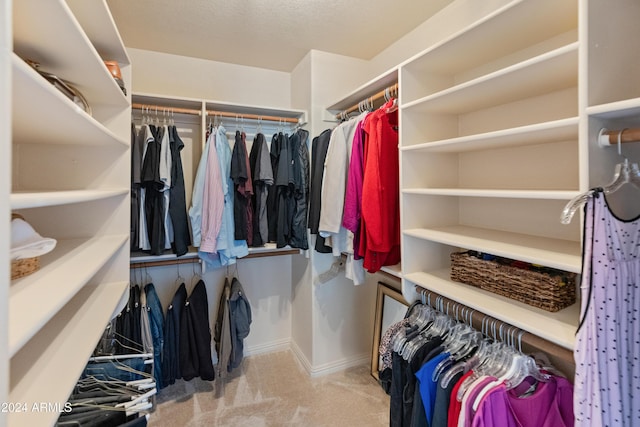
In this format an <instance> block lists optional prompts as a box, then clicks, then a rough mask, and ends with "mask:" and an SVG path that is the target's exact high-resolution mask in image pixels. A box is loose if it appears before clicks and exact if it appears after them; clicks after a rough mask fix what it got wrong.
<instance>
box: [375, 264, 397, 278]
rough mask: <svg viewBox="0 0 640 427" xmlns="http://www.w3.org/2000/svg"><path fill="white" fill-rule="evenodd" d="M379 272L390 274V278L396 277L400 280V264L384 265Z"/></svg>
mask: <svg viewBox="0 0 640 427" xmlns="http://www.w3.org/2000/svg"><path fill="white" fill-rule="evenodd" d="M380 271H383V272H385V273H387V274H390V275H391V276H394V277H397V278H398V279H401V278H402V268H401V264H395V265H385V266H382V267H380Z"/></svg>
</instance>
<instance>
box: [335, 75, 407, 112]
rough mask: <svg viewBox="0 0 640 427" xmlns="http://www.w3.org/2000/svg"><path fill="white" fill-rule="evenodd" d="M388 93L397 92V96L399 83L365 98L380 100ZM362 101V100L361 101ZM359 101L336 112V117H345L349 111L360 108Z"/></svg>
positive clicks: (373, 100) (372, 100)
mask: <svg viewBox="0 0 640 427" xmlns="http://www.w3.org/2000/svg"><path fill="white" fill-rule="evenodd" d="M387 92H388V93H391V94H392V95H393V94H395V96H397V95H398V83H396V84H394V85H392V86H389V87H388V88H386V89H382V90H381V91H380V92H377V93H374V94H373V95H371V96H368V97H366V98H365V99H368V100H370V101H371V103H373V102H375V101H378V100H380V99H383V98H384V97H385V95H386V94H387ZM361 102H362V101H361ZM361 102H359V103H357V104H356V105H353V106H351V107H349V108H347V109H346V110H344V111H343V112H341V113H338V114H336V119H342V118H344V117H345V116H346V115H347V114H349V113H353V112H354V111H358V110H359V109H360V103H361Z"/></svg>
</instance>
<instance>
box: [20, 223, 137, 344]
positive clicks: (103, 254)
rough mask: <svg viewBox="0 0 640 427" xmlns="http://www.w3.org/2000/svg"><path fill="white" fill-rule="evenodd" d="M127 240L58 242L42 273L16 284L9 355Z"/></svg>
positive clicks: (105, 238)
mask: <svg viewBox="0 0 640 427" xmlns="http://www.w3.org/2000/svg"><path fill="white" fill-rule="evenodd" d="M127 238H128V236H126V235H121V236H98V237H93V238H91V239H88V240H83V239H74V240H61V241H58V243H57V245H56V248H55V249H54V250H53V251H52V252H50V253H48V254H46V255H44V256H43V257H42V258H41V268H40V270H38V271H37V272H35V273H32V274H31V275H29V276H26V277H23V278H21V279H17V280H15V281H13V282H12V284H11V287H10V289H9V355H10V356H13V355H14V354H16V352H17V351H18V350H20V348H21V347H22V346H24V345H25V344H26V343H27V341H29V339H31V338H32V337H33V336H34V335H35V334H36V333H38V331H39V330H40V329H41V328H42V327H43V326H44V325H45V324H46V323H47V322H48V321H49V319H51V318H52V317H54V316H55V315H56V313H57V312H58V311H59V310H60V309H61V308H62V307H63V306H64V305H65V304H66V303H67V302H68V301H69V300H70V299H71V298H73V296H74V295H75V294H76V293H77V292H78V291H79V290H80V289H81V288H82V287H83V286H84V285H85V284H87V283H88V282H89V281H90V280H91V278H92V277H93V276H94V275H95V274H96V273H97V272H98V271H99V270H100V269H101V268H102V267H103V266H104V265H105V264H106V263H107V262H108V261H109V259H111V257H113V255H114V254H115V253H116V252H117V251H118V250H119V249H120V248H121V247H122V246H123V245H124V244H125V242H126V241H127ZM111 308H113V307H111ZM91 336H95V335H91Z"/></svg>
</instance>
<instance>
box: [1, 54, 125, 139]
mask: <svg viewBox="0 0 640 427" xmlns="http://www.w3.org/2000/svg"><path fill="white" fill-rule="evenodd" d="M109 78H110V77H109ZM12 87H13V101H12V106H13V107H12V108H13V115H12V120H13V139H14V142H17V143H47V144H81V145H122V146H123V147H125V146H127V145H128V144H129V141H127V140H123V139H121V138H119V137H118V136H117V135H116V134H114V133H113V132H112V131H111V130H110V129H108V128H107V127H105V126H104V125H103V124H101V123H99V122H98V121H96V120H95V119H94V118H93V117H91V116H89V115H88V114H86V113H85V112H84V111H82V110H81V109H80V108H79V107H78V106H76V105H75V104H74V103H73V102H72V101H70V100H69V99H68V98H67V97H65V96H64V95H63V94H62V93H61V92H60V91H58V90H57V89H56V88H55V87H53V85H51V84H49V82H47V81H46V80H45V79H44V78H42V77H41V76H40V75H38V73H37V72H36V71H34V70H33V69H32V68H31V67H30V66H28V65H27V64H26V63H25V62H24V61H23V60H21V59H20V58H19V57H18V56H17V55H15V54H13V56H12ZM116 88H117V86H116ZM118 90H120V89H118ZM34 99H37V100H38V101H37V102H34V101H33V100H34ZM61 123H64V126H60V124H61ZM69 129H73V132H70V131H69Z"/></svg>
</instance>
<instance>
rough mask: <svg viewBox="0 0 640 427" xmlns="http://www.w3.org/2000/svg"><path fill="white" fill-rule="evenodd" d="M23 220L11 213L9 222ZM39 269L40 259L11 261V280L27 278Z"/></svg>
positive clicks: (37, 257)
mask: <svg viewBox="0 0 640 427" xmlns="http://www.w3.org/2000/svg"><path fill="white" fill-rule="evenodd" d="M14 219H21V220H24V218H23V217H22V216H21V215H18V214H15V213H12V214H11V220H12V221H13V220H14ZM39 269H40V257H39V256H36V257H31V258H23V259H14V260H11V280H15V279H19V278H21V277H24V276H28V275H29V274H31V273H35V272H36V271H38V270H39Z"/></svg>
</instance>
